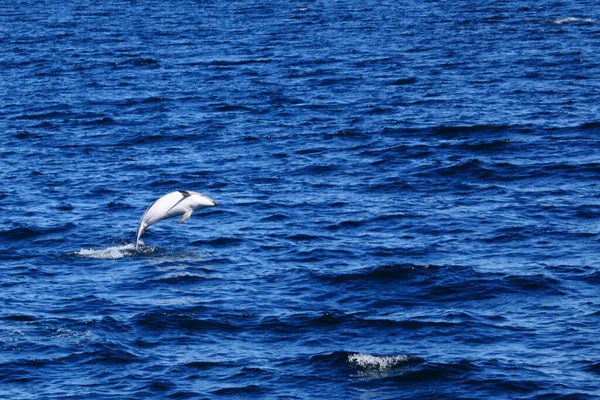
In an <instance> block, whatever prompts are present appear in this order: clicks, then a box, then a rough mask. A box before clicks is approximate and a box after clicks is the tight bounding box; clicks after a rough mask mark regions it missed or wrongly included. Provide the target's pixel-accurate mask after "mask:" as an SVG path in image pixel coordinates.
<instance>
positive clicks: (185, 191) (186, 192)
mask: <svg viewBox="0 0 600 400" xmlns="http://www.w3.org/2000/svg"><path fill="white" fill-rule="evenodd" d="M179 193H181V194H182V195H183V197H190V196H191V195H192V194H191V193H190V192H188V191H187V190H179Z"/></svg>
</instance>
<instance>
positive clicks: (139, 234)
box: [135, 221, 146, 250]
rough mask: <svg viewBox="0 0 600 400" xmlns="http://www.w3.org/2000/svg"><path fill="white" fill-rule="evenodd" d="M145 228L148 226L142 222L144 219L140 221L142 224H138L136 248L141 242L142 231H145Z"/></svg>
mask: <svg viewBox="0 0 600 400" xmlns="http://www.w3.org/2000/svg"><path fill="white" fill-rule="evenodd" d="M144 229H146V226H145V224H144V223H142V221H140V225H139V226H138V229H137V235H136V237H135V249H136V250H137V248H138V246H139V244H140V238H141V237H142V233H144Z"/></svg>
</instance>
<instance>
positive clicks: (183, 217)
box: [179, 210, 194, 224]
mask: <svg viewBox="0 0 600 400" xmlns="http://www.w3.org/2000/svg"><path fill="white" fill-rule="evenodd" d="M193 212H194V210H190V211H188V212H186V213H185V214H183V215H182V216H181V219H180V220H179V223H180V224H183V223H184V222H185V220H186V219H188V218H189V217H190V215H192V213H193Z"/></svg>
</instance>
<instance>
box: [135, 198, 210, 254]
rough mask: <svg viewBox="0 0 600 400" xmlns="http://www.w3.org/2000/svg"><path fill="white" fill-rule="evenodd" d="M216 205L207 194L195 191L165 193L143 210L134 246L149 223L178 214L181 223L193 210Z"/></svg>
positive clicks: (152, 223) (136, 245)
mask: <svg viewBox="0 0 600 400" xmlns="http://www.w3.org/2000/svg"><path fill="white" fill-rule="evenodd" d="M216 205H217V203H215V202H214V201H212V200H211V199H209V198H208V197H207V196H205V195H203V194H200V193H197V192H191V191H187V190H178V191H176V192H171V193H167V194H165V195H164V196H163V197H161V198H159V199H157V200H156V201H155V202H154V203H152V204H150V206H149V207H148V208H147V209H146V211H144V214H143V215H142V218H141V219H140V223H139V225H138V228H137V236H136V240H135V248H136V249H137V248H138V245H139V243H140V237H142V233H144V230H145V229H146V228H147V227H149V226H150V225H154V224H155V223H157V222H159V221H162V220H163V219H167V218H173V217H178V216H180V215H181V216H182V217H181V219H180V220H179V223H180V224H181V223H182V222H184V221H185V220H186V219H188V218H189V217H190V215H192V213H193V212H194V210H199V209H202V208H206V207H214V206H216Z"/></svg>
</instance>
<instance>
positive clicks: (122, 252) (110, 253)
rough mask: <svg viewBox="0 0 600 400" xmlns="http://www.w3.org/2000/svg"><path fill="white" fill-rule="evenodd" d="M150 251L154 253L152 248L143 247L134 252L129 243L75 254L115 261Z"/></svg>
mask: <svg viewBox="0 0 600 400" xmlns="http://www.w3.org/2000/svg"><path fill="white" fill-rule="evenodd" d="M152 251H154V248H153V247H150V248H148V247H144V248H142V249H139V250H136V248H135V245H134V244H133V243H129V244H125V245H121V246H111V247H107V248H105V249H81V250H79V251H78V252H77V253H75V254H76V255H77V256H79V257H86V258H102V259H116V258H123V257H131V256H133V255H135V254H139V253H149V252H152Z"/></svg>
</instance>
